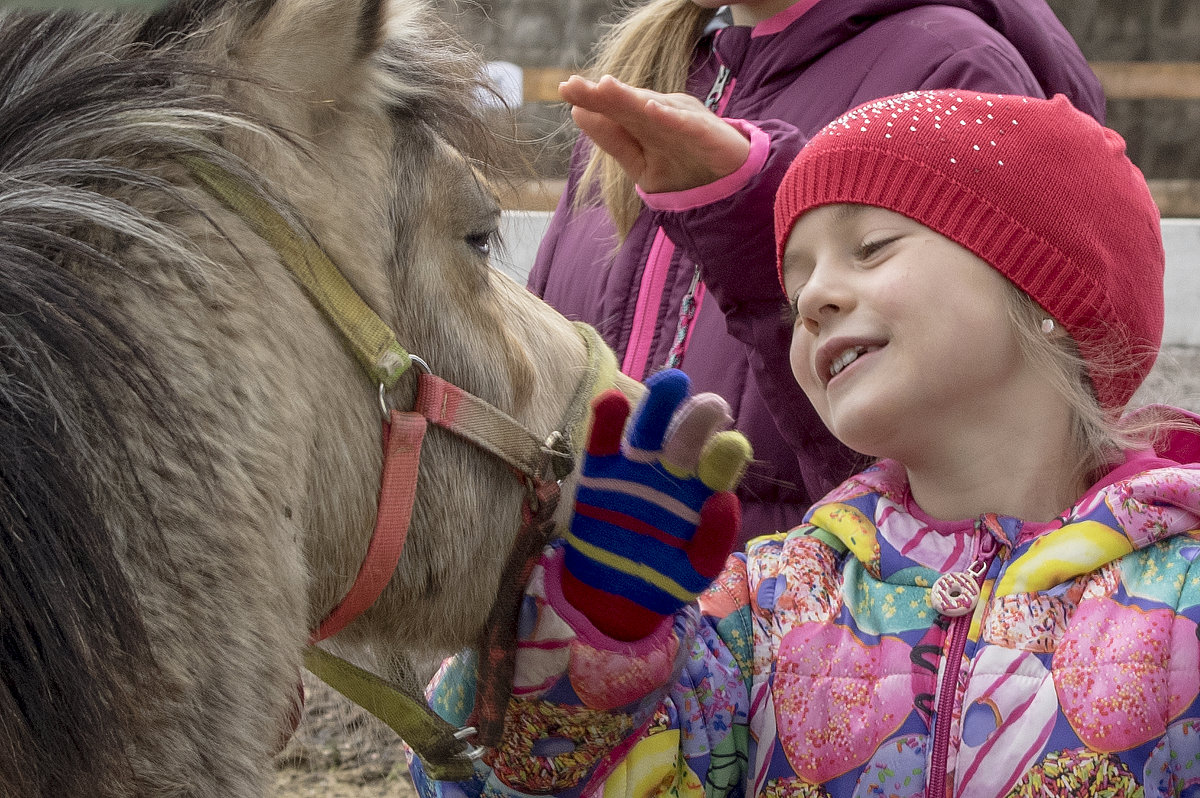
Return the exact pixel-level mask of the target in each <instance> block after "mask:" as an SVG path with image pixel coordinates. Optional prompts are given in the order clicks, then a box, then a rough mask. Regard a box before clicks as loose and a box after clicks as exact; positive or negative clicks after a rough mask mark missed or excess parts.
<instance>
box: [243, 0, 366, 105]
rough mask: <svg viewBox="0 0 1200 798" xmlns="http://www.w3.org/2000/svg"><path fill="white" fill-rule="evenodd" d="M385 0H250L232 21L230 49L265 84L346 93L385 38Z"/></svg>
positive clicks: (318, 94)
mask: <svg viewBox="0 0 1200 798" xmlns="http://www.w3.org/2000/svg"><path fill="white" fill-rule="evenodd" d="M387 5H388V0H256V1H255V0H252V1H251V2H248V3H244V4H242V7H241V8H239V14H238V16H239V17H241V18H240V19H235V20H234V21H233V23H232V27H233V30H235V31H238V32H239V33H235V34H234V35H233V37H232V40H231V41H230V42H229V54H230V56H231V58H232V59H233V60H234V61H235V62H237V63H238V66H239V67H240V68H241V69H242V70H244V71H245V72H246V73H248V74H250V75H253V76H257V77H259V78H261V79H262V80H263V81H264V82H265V83H267V84H268V85H274V86H278V87H280V88H283V89H285V90H292V91H296V92H299V93H301V94H302V95H304V96H306V97H308V98H309V99H310V100H313V101H317V102H323V101H328V100H333V99H337V98H338V97H339V96H345V94H346V88H347V83H348V82H350V83H354V82H357V81H358V80H361V79H362V77H363V74H362V72H361V67H362V65H363V63H364V62H365V60H366V59H367V57H368V56H370V55H371V54H372V53H374V52H375V50H377V49H378V48H379V47H380V46H381V45H382V43H383V40H384V33H385V31H384V24H385V13H386V11H387Z"/></svg>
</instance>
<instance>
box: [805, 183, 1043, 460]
mask: <svg viewBox="0 0 1200 798" xmlns="http://www.w3.org/2000/svg"><path fill="white" fill-rule="evenodd" d="M783 276H784V284H785V288H786V290H787V294H788V297H789V300H790V302H791V304H792V308H793V311H794V312H795V314H796V316H795V318H796V321H795V328H794V330H793V332H792V348H791V364H792V371H793V373H794V374H795V375H796V379H797V381H798V382H799V383H800V386H801V387H802V388H803V389H804V392H805V393H806V394H807V395H808V398H809V400H810V401H811V402H812V404H813V407H815V408H816V410H817V411H818V413H820V415H821V418H822V419H823V420H824V421H825V424H826V426H828V427H829V429H830V430H831V431H832V432H833V433H834V434H835V435H836V436H837V437H838V439H840V440H841V441H842V442H843V443H845V444H846V445H848V446H849V447H851V448H852V449H855V450H856V451H859V452H862V453H863V454H867V455H872V456H877V457H891V458H895V459H897V460H900V461H901V462H903V463H911V462H916V460H914V459H913V458H919V457H925V456H927V455H928V454H929V453H930V452H931V451H935V450H936V449H937V448H938V447H940V446H943V445H945V444H948V443H949V442H951V441H955V440H958V441H960V442H961V441H962V439H961V438H956V437H955V435H956V434H957V433H959V432H961V433H965V434H968V435H971V436H972V439H977V438H978V432H979V429H980V428H981V427H982V425H981V422H983V421H990V420H992V419H993V418H998V416H997V414H1000V413H1002V411H1006V413H1007V415H1008V416H1011V415H1012V412H1013V408H1014V407H1015V406H1019V405H1020V402H1021V399H1022V397H1023V396H1029V397H1030V398H1032V397H1033V395H1034V394H1041V393H1042V389H1041V388H1040V387H1039V386H1041V385H1042V384H1043V381H1042V380H1041V379H1040V378H1039V377H1038V375H1037V374H1036V373H1034V369H1033V367H1032V366H1031V365H1030V364H1029V363H1028V360H1027V358H1025V357H1024V356H1023V355H1022V353H1021V351H1020V349H1019V347H1018V344H1017V338H1016V334H1015V331H1014V330H1013V328H1012V323H1011V322H1010V320H1009V313H1008V307H1009V302H1010V301H1011V300H1010V299H1009V287H1008V284H1007V281H1006V279H1005V278H1004V277H1003V276H1002V275H1001V274H1000V273H999V272H997V271H995V270H994V269H992V268H991V267H990V266H988V265H987V263H986V262H984V261H983V260H982V259H980V258H978V257H976V256H975V255H974V254H972V253H971V252H969V251H968V250H966V249H964V248H963V247H961V246H959V245H958V244H956V243H954V242H953V241H951V240H950V239H948V238H946V237H944V236H941V235H939V234H938V233H935V232H934V231H932V230H930V229H929V228H928V227H925V226H924V225H922V224H919V223H918V222H915V221H913V220H911V219H909V218H907V217H905V216H902V215H900V214H897V213H893V212H892V211H888V210H884V209H882V208H876V207H870V206H865V205H827V206H822V207H819V208H816V209H814V210H812V211H809V212H808V213H807V214H805V215H804V216H803V217H801V219H800V220H799V222H797V224H796V226H795V228H794V229H793V230H792V234H791V236H790V237H789V238H788V242H787V246H786V249H785V252H784V269H783Z"/></svg>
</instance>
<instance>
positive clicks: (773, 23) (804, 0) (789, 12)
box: [750, 0, 821, 38]
mask: <svg viewBox="0 0 1200 798" xmlns="http://www.w3.org/2000/svg"><path fill="white" fill-rule="evenodd" d="M819 2H821V0H800V2H798V3H795V4H794V5H792V6H791V8H787V9H784V10H783V11H780V12H779V13H778V14H776V15H775V16H773V17H767V18H766V19H764V20H763V21H762V22H760V23H758V24H757V25H755V26H754V30H753V31H751V33H750V38H756V37H758V36H770V35H771V34H773V33H779V31H781V30H783V29H784V28H786V27H787V26H788V25H791V24H792V23H793V22H795V21H796V20H798V19H800V17H802V16H804V14H805V13H806V12H808V11H809V10H810V9H811V8H812V7H813V6H815V5H816V4H817V3H819Z"/></svg>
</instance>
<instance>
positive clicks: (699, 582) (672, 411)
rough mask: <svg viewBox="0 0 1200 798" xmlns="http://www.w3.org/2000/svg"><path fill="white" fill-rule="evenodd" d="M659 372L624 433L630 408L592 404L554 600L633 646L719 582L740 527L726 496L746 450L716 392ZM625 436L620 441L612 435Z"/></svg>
mask: <svg viewBox="0 0 1200 798" xmlns="http://www.w3.org/2000/svg"><path fill="white" fill-rule="evenodd" d="M689 385H690V381H689V380H688V378H687V375H685V374H684V373H683V372H681V371H678V370H675V369H668V370H665V371H661V372H659V373H657V374H655V375H654V376H653V377H651V378H650V379H649V380H647V381H646V387H647V389H648V390H647V393H646V396H645V398H644V399H643V400H642V403H641V405H639V407H638V410H637V413H636V414H634V416H633V418H632V420H630V422H629V425H628V427H626V423H625V422H626V419H627V418H629V401H628V400H627V399H626V398H625V397H624V395H622V394H621V393H619V392H618V391H615V390H611V391H608V392H606V393H604V394H602V395H601V396H599V397H598V398H597V399H596V400H595V401H594V402H593V403H592V410H593V414H594V415H593V420H592V430H591V434H590V436H589V438H588V446H587V453H586V455H585V456H584V458H583V467H582V469H581V475H580V479H579V487H578V489H577V490H576V493H575V514H574V516H573V517H572V519H571V528H570V531H569V533H568V534H567V537H566V548H565V553H564V560H563V577H562V581H563V595H564V596H565V597H566V599H567V601H569V602H570V603H571V604H572V605H573V606H574V607H575V608H576V609H578V610H579V611H580V612H582V613H583V614H584V615H585V616H587V618H588V620H590V621H591V622H592V624H593V625H595V626H596V628H597V629H599V630H600V631H601V632H603V633H604V634H606V635H608V636H609V637H613V638H616V639H618V640H639V639H641V638H643V637H645V636H646V635H648V634H650V633H651V632H652V631H654V629H655V628H656V627H657V626H658V625H659V624H660V623H661V622H662V619H663V618H665V617H667V616H670V615H673V614H674V613H675V611H676V610H678V609H679V608H680V607H681V606H683V605H684V604H687V603H689V602H691V601H692V600H694V599H695V598H696V596H697V595H699V594H700V593H701V592H702V591H703V590H704V589H705V588H706V587H708V585H709V583H710V582H712V580H713V579H714V578H715V577H716V576H717V574H718V573H720V571H721V568H722V566H723V565H724V563H725V559H726V558H727V557H728V556H729V552H730V550H731V549H732V548H733V543H734V541H735V540H736V539H737V533H738V528H739V526H740V523H741V515H740V509H739V505H738V501H737V498H736V497H735V496H734V495H733V493H732V491H733V489H734V487H735V486H736V485H737V483H738V480H739V479H741V476H742V472H743V471H744V470H745V466H746V463H747V461H748V460H749V459H750V457H751V451H750V443H749V441H747V440H746V438H745V437H744V436H743V435H742V434H741V433H739V432H734V431H731V430H729V429H728V427H730V426H731V425H732V423H733V419H732V418H731V417H730V415H729V406H728V405H727V404H725V401H724V400H723V399H721V398H720V397H718V396H716V395H715V394H700V395H698V396H694V397H691V398H688V388H689ZM623 429H624V431H625V436H624V439H622V430H623Z"/></svg>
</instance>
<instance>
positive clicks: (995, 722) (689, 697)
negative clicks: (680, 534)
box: [412, 432, 1200, 798]
mask: <svg viewBox="0 0 1200 798" xmlns="http://www.w3.org/2000/svg"><path fill="white" fill-rule="evenodd" d="M1198 462H1200V435H1197V434H1193V433H1183V432H1179V433H1173V434H1172V435H1171V436H1170V437H1169V439H1168V440H1167V441H1166V442H1165V443H1164V444H1162V445H1161V446H1160V450H1159V451H1157V452H1150V451H1146V452H1140V453H1135V454H1132V455H1130V456H1129V457H1128V458H1127V461H1126V462H1125V463H1124V464H1123V465H1121V466H1120V467H1118V468H1116V469H1115V470H1114V471H1113V472H1112V473H1110V474H1109V475H1108V476H1107V477H1106V478H1105V479H1104V480H1102V481H1101V482H1099V483H1098V484H1096V485H1095V486H1093V487H1092V488H1091V489H1090V490H1089V491H1088V492H1087V493H1086V494H1085V495H1084V496H1083V497H1082V498H1081V499H1080V500H1079V501H1078V503H1077V504H1076V505H1075V506H1074V507H1072V508H1071V509H1070V510H1069V511H1068V512H1066V513H1065V514H1064V515H1063V516H1062V517H1061V518H1059V519H1057V520H1055V521H1053V522H1051V523H1027V522H1022V521H1021V520H1020V519H1017V518H1009V517H1003V516H992V515H985V516H982V517H980V518H974V519H967V520H964V521H961V522H957V523H946V522H940V521H933V520H931V519H929V518H928V517H926V516H925V515H924V514H923V513H922V512H921V510H920V508H918V507H917V506H916V505H915V504H914V503H913V501H912V499H911V497H910V495H909V492H908V485H907V481H906V479H905V474H904V470H903V468H902V467H901V466H899V465H898V464H897V463H894V462H889V461H883V462H881V463H879V464H877V465H876V466H873V467H872V468H870V469H868V470H867V471H865V472H863V473H861V474H859V475H858V476H856V477H853V478H852V479H850V480H848V481H847V482H845V483H844V484H842V485H841V486H840V487H838V488H837V489H835V490H834V491H833V492H832V493H830V494H829V495H828V496H827V497H825V499H823V500H822V501H821V502H819V503H818V504H817V505H816V506H815V507H814V508H813V510H812V511H811V512H810V513H809V515H808V517H807V520H806V523H805V524H804V525H803V526H800V527H798V528H797V529H795V530H792V531H791V532H788V533H786V534H778V535H772V536H767V537H763V538H758V539H756V540H754V541H751V542H750V544H749V545H748V546H747V548H746V550H745V552H744V553H738V554H735V555H734V556H733V557H731V558H730V561H729V563H728V565H727V567H726V569H725V571H724V573H723V574H722V575H721V576H720V577H718V579H717V581H716V582H715V583H714V584H713V586H712V587H711V589H710V590H709V591H708V592H707V593H706V594H704V595H703V596H702V597H701V600H700V601H699V606H698V607H697V606H691V607H688V608H685V609H684V610H683V611H681V612H680V613H679V614H677V615H676V617H674V618H672V619H668V621H667V622H664V624H663V626H662V627H661V628H660V629H658V630H657V631H656V632H655V633H654V634H652V635H651V636H650V637H648V638H646V639H644V640H641V641H638V642H636V643H621V642H618V641H614V640H612V639H609V638H606V637H604V636H602V635H601V634H600V633H598V632H597V631H596V630H595V629H594V628H593V627H592V626H591V625H590V624H589V622H588V621H587V620H586V619H585V618H584V617H583V616H582V615H581V614H579V613H578V612H577V611H576V610H575V609H574V608H573V607H571V606H570V605H568V604H567V603H566V602H565V601H564V600H563V598H562V595H561V592H560V589H559V575H560V565H561V549H560V548H558V547H557V546H554V547H550V548H548V550H547V552H546V554H545V556H544V558H543V560H542V561H541V563H540V565H539V566H538V568H537V569H536V570H535V574H534V578H533V580H532V581H531V583H530V585H529V589H528V593H527V600H526V604H525V611H524V615H523V617H522V621H521V629H520V631H521V640H520V648H519V649H518V655H517V678H516V683H515V685H514V697H513V700H512V702H511V705H510V709H509V714H508V717H507V720H506V727H505V735H504V739H503V741H502V744H501V745H500V746H499V747H498V748H497V749H495V750H494V751H493V752H492V754H491V756H490V757H489V760H488V761H489V765H490V766H484V765H482V764H481V765H479V766H478V768H477V775H476V778H475V780H473V781H471V782H467V783H446V782H432V781H429V780H427V779H426V778H425V777H424V775H423V772H422V771H421V768H420V764H419V763H418V762H413V768H412V773H413V777H414V781H415V783H416V784H417V787H418V789H419V791H420V792H421V794H422V796H424V798H435V796H437V797H438V798H441V797H443V796H459V795H470V796H475V795H498V796H499V795H504V796H511V795H547V794H554V795H560V796H578V795H603V796H605V798H621V797H622V796H648V795H671V794H676V795H692V796H697V798H699V796H702V795H703V796H707V797H708V798H717V797H719V796H740V795H755V796H759V795H763V796H846V797H847V798H849V797H850V796H854V797H855V798H857V797H858V796H864V797H865V796H921V795H930V796H942V795H953V796H962V797H963V798H967V797H968V796H971V797H973V796H980V797H986V798H995V797H996V796H1052V795H1062V796H1072V798H1078V797H1079V796H1135V795H1144V796H1145V797H1146V798H1158V797H1159V796H1168V795H1169V796H1180V795H1195V794H1197V791H1198V790H1200V702H1198V701H1197V697H1198V695H1200V640H1198V637H1197V633H1198V626H1197V624H1198V622H1200V558H1198V557H1197V555H1198V554H1200V464H1197V463H1198ZM943 574H956V575H958V576H959V577H962V580H961V582H962V583H961V584H960V585H959V589H958V590H957V591H950V592H946V593H942V591H941V590H940V589H941V588H942V587H945V584H946V581H945V580H943V582H942V584H941V585H939V586H938V589H939V594H941V596H940V599H937V598H934V597H933V593H934V587H935V585H938V580H939V577H940V576H941V575H943ZM968 583H969V584H968ZM976 591H977V593H978V597H977V599H975V600H972V594H973V593H975V592H976ZM939 600H940V602H941V603H940V604H939V606H941V607H943V608H947V609H948V611H949V612H953V611H954V609H953V607H954V605H955V602H956V601H957V602H958V603H960V604H962V605H963V606H964V607H966V611H965V612H964V613H963V614H961V615H951V614H945V613H941V612H938V611H937V610H935V608H934V604H935V603H937V602H938V601H939ZM472 672H473V668H472V667H471V663H470V662H466V661H463V660H452V661H450V662H449V663H447V664H446V665H445V666H443V669H442V671H441V673H440V674H439V676H438V678H437V679H435V681H434V684H433V686H432V687H431V695H430V697H431V703H432V705H433V706H434V707H435V709H437V710H438V711H439V712H441V713H442V714H443V715H444V716H446V717H447V719H449V720H451V721H452V722H456V723H463V722H464V721H465V720H466V715H467V713H468V712H469V710H470V706H471V698H472V695H473V692H472V688H471V674H472Z"/></svg>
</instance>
